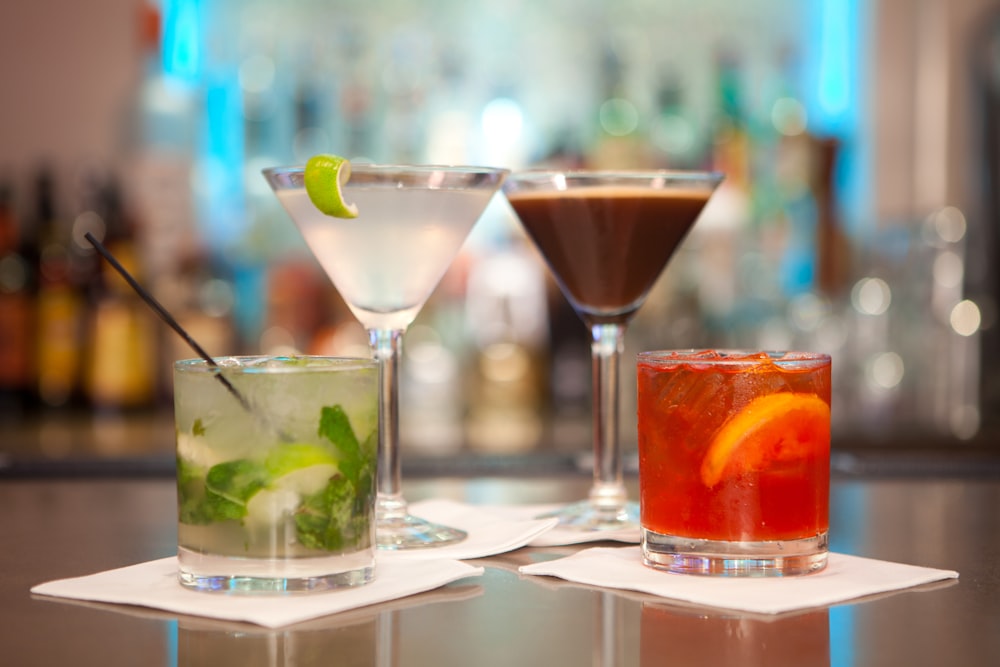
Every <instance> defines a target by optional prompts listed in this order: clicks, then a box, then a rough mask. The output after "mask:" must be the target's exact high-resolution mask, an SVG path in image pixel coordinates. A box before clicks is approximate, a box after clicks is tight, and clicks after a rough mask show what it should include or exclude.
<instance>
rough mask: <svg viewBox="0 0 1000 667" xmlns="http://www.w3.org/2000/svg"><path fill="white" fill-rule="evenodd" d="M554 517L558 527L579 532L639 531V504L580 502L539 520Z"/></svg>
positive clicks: (543, 516)
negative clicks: (610, 504) (557, 521)
mask: <svg viewBox="0 0 1000 667" xmlns="http://www.w3.org/2000/svg"><path fill="white" fill-rule="evenodd" d="M551 517H556V518H557V519H559V527H560V528H567V529H570V530H579V531H594V532H597V531H611V530H630V529H634V530H637V531H638V530H639V503H636V502H626V503H625V504H624V505H620V504H618V505H613V506H609V505H602V504H599V503H594V502H593V501H590V500H581V501H579V502H576V503H572V504H570V505H566V506H564V507H560V508H558V509H556V510H552V511H551V512H546V513H545V514H542V515H540V516H539V518H540V519H541V518H551Z"/></svg>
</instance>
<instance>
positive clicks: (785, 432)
mask: <svg viewBox="0 0 1000 667" xmlns="http://www.w3.org/2000/svg"><path fill="white" fill-rule="evenodd" d="M829 440H830V406H829V405H828V404H827V403H826V401H824V400H823V399H821V398H820V397H819V396H817V395H816V394H794V393H791V392H783V393H779V394H768V395H767V396H760V397H758V398H755V399H754V400H752V401H751V402H750V403H748V404H747V406H746V407H744V408H743V409H742V410H741V411H740V412H739V413H738V414H736V415H735V416H734V417H731V418H730V419H729V420H728V421H727V422H726V423H725V424H723V425H722V428H720V429H719V431H718V433H716V434H715V438H714V439H713V440H712V444H711V445H709V448H708V452H707V453H706V454H705V458H704V459H703V460H702V462H701V481H702V482H704V483H705V485H706V486H709V487H712V486H715V485H716V484H718V483H719V482H720V481H722V480H723V479H724V478H726V477H729V476H732V475H735V474H740V473H746V472H755V471H758V470H762V469H763V468H764V467H766V466H768V465H771V464H772V463H773V462H782V461H792V460H795V459H798V458H803V457H805V456H807V455H808V454H809V453H810V452H811V451H813V447H814V446H815V443H817V442H820V441H825V442H827V443H828V442H829Z"/></svg>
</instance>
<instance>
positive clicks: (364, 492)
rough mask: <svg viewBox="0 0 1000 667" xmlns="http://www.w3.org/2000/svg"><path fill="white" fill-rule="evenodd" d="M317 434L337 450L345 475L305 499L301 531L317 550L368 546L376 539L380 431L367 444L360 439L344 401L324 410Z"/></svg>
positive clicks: (298, 524) (299, 513)
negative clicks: (373, 518)
mask: <svg viewBox="0 0 1000 667" xmlns="http://www.w3.org/2000/svg"><path fill="white" fill-rule="evenodd" d="M318 434H319V435H320V437H322V438H325V439H327V440H329V441H330V443H331V444H333V446H334V447H336V448H337V451H338V453H339V455H340V457H339V458H340V460H339V461H338V463H337V466H338V468H339V469H340V475H337V476H335V477H333V478H332V479H331V480H330V481H329V482H328V483H327V485H326V487H325V488H324V489H323V490H322V491H319V492H317V493H315V494H312V495H309V496H306V497H304V498H303V499H302V503H301V504H300V505H299V509H298V510H297V512H296V515H295V527H296V535H297V537H298V539H299V542H300V543H301V544H303V545H304V546H306V547H310V548H312V549H322V550H324V551H340V550H344V549H358V548H363V547H365V546H367V545H368V544H369V542H370V539H371V532H370V525H369V522H368V512H367V510H368V508H369V507H370V504H371V499H372V496H373V495H374V493H375V455H376V450H377V448H378V443H377V439H376V435H377V434H376V433H375V432H372V433H371V434H369V436H368V437H367V438H366V439H365V442H364V443H360V442H358V437H357V435H355V433H354V429H353V428H351V423H350V420H349V419H348V418H347V413H345V412H344V410H343V408H341V407H340V406H339V405H335V406H333V407H324V408H323V410H322V412H321V413H320V420H319V431H318Z"/></svg>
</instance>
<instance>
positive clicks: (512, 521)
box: [379, 500, 558, 560]
mask: <svg viewBox="0 0 1000 667" xmlns="http://www.w3.org/2000/svg"><path fill="white" fill-rule="evenodd" d="M409 511H410V514H412V515H414V516H417V517H420V518H421V519H426V520H428V521H433V522H435V523H439V524H442V525H445V526H450V527H452V528H460V529H462V530H464V531H465V532H467V533H468V537H466V538H465V539H464V540H462V541H461V542H458V543H456V544H450V545H446V546H442V547H429V548H426V549H407V550H403V551H381V552H379V557H380V558H383V557H384V558H387V559H396V558H399V559H406V560H425V559H439V558H454V559H456V560H467V559H470V558H484V557H486V556H495V555H497V554H502V553H506V552H508V551H513V550H514V549H519V548H521V547H523V546H526V545H528V544H534V541H535V540H536V539H538V538H539V537H540V536H543V535H544V534H545V533H547V532H549V531H550V530H553V528H554V527H555V525H556V523H558V521H557V520H556V519H554V518H553V519H537V518H534V515H533V514H529V515H524V516H511V515H510V514H508V513H505V512H502V511H499V509H498V508H491V507H484V506H477V505H467V504H465V503H459V502H455V501H452V500H423V501H420V502H416V503H411V504H410V507H409Z"/></svg>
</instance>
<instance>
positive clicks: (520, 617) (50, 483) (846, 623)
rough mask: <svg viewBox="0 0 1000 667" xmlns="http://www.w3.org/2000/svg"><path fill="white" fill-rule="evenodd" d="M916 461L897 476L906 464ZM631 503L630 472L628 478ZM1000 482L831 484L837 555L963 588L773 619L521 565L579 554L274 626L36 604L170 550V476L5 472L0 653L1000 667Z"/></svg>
mask: <svg viewBox="0 0 1000 667" xmlns="http://www.w3.org/2000/svg"><path fill="white" fill-rule="evenodd" d="M903 469H904V470H907V468H905V467H904V468H903ZM588 482H589V479H588V478H587V477H586V476H585V475H581V474H578V473H574V472H557V471H547V470H543V471H542V472H541V473H540V474H534V475H529V476H513V475H497V476H487V477H482V476H479V477H461V476H451V477H434V476H418V477H415V478H412V479H406V480H405V481H404V491H405V493H406V495H407V497H408V498H409V499H410V500H418V499H422V498H430V497H444V498H451V499H455V500H462V501H466V502H470V503H483V504H486V503H489V504H496V503H541V502H550V501H561V500H573V499H577V498H579V497H582V496H583V495H584V494H585V493H586V489H587V486H588ZM629 484H630V491H631V492H632V493H633V494H634V493H635V490H636V489H635V479H634V478H630V479H629ZM998 510H1000V476H997V475H995V474H992V473H989V472H988V471H987V472H986V473H983V474H964V473H961V472H951V473H942V472H938V473H929V472H927V471H926V470H923V472H921V473H920V474H915V473H912V471H911V472H910V473H907V474H895V475H885V474H877V473H872V472H866V473H852V474H845V473H838V474H836V475H835V479H834V483H833V490H832V503H831V542H832V548H833V550H834V551H839V552H843V553H850V554H856V555H860V556H867V557H871V558H879V559H884V560H892V561H897V562H904V563H910V564H914V565H922V566H927V567H935V568H942V569H954V570H958V572H959V573H960V578H959V580H957V581H951V582H945V583H941V584H935V585H931V586H928V587H925V588H921V589H918V590H912V589H911V590H907V591H902V592H896V593H892V594H887V595H882V596H876V597H873V598H869V599H865V600H860V601H855V602H852V603H850V604H842V605H837V606H833V607H829V608H821V609H816V610H810V611H807V612H801V613H793V614H788V615H779V616H757V615H752V614H743V613H738V612H730V611H723V610H717V609H709V608H704V607H695V606H691V605H682V604H678V603H673V602H671V601H669V600H665V599H661V598H655V597H652V596H649V595H644V594H639V593H628V592H619V591H610V590H602V589H598V588H592V587H587V586H581V585H576V584H571V583H568V582H564V581H561V580H558V579H552V578H545V577H522V576H520V575H519V574H518V573H517V567H518V566H519V565H521V564H525V563H529V562H534V561H537V560H539V559H548V558H554V557H558V556H561V555H566V554H569V553H572V552H574V551H575V550H577V549H578V548H579V547H557V548H544V549H543V548H525V549H521V550H518V551H515V552H511V553H508V554H504V555H501V556H497V557H493V558H487V559H480V560H478V561H473V562H474V563H476V564H481V565H483V566H485V568H486V571H485V574H484V575H483V576H482V577H478V578H472V579H466V580H462V581H459V582H456V583H454V584H451V585H448V586H445V587H443V588H440V589H438V590H435V591H431V592H428V593H424V594H421V595H417V596H413V597H410V598H405V599H401V600H396V601H394V602H390V603H384V604H380V605H375V606H371V607H367V608H362V609H358V610H354V611H351V612H347V613H343V614H337V615H332V616H327V617H324V618H319V619H315V620H313V621H309V622H305V623H301V624H298V625H294V626H290V627H286V628H282V629H277V630H268V629H265V628H261V627H257V626H253V625H246V624H237V623H225V622H218V621H211V620H207V619H201V618H195V617H187V616H180V617H178V616H176V615H171V614H168V613H161V612H157V611H153V610H148V609H143V608H137V607H126V606H115V605H104V604H85V603H74V602H68V601H57V600H53V599H45V598H38V597H33V596H32V595H31V594H30V593H29V588H30V587H31V586H33V585H35V584H38V583H41V582H43V581H48V580H51V579H57V578H64V577H72V576H79V575H84V574H90V573H94V572H98V571H102V570H106V569H111V568H115V567H120V566H124V565H129V564H134V563H138V562H142V561H146V560H151V559H154V558H159V557H163V556H168V555H171V554H172V553H173V552H174V550H175V549H176V536H177V534H176V524H175V522H176V510H175V489H174V485H173V482H172V480H171V479H170V478H169V476H166V475H145V476H136V477H130V476H128V475H97V476H95V475H76V476H59V475H48V476H35V477H30V476H29V477H22V478H7V479H3V480H0V526H2V527H3V535H4V540H5V542H4V546H5V548H4V549H3V550H2V551H0V600H2V601H3V603H2V605H0V647H3V648H2V656H3V658H2V663H3V664H7V665H102V666H105V667H110V666H113V665H216V666H224V665H241V666H253V665H267V666H279V665H280V666H290V665H312V664H322V665H371V666H376V665H377V666H379V667H382V666H390V665H392V666H396V665H414V666H418V665H476V666H477V667H483V666H487V665H511V664H514V665H600V666H601V667H605V666H618V665H642V666H644V667H646V666H649V665H665V664H671V665H672V664H677V665H685V666H686V667H687V666H691V665H720V664H741V665H851V666H856V667H860V666H863V665H957V666H964V665H995V664H1000V511H998Z"/></svg>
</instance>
